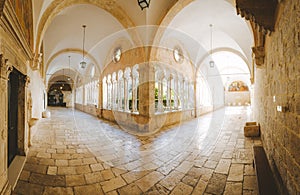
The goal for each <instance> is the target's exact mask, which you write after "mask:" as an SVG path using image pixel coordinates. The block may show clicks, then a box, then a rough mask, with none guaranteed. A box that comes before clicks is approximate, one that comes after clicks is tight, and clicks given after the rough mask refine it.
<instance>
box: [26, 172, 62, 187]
mask: <svg viewBox="0 0 300 195" xmlns="http://www.w3.org/2000/svg"><path fill="white" fill-rule="evenodd" d="M29 182H30V183H34V184H40V185H45V186H57V187H63V186H66V181H65V176H59V175H44V174H39V173H32V174H31V175H30V178H29Z"/></svg>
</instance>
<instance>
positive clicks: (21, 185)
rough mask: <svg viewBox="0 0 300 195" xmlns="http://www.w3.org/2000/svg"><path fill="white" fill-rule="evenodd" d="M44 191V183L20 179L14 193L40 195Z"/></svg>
mask: <svg viewBox="0 0 300 195" xmlns="http://www.w3.org/2000/svg"><path fill="white" fill-rule="evenodd" d="M43 191H44V187H43V186H42V185H38V184H32V183H28V182H25V181H18V183H17V185H16V188H15V190H14V193H16V194H22V195H27V194H28V195H31V194H32V195H40V194H43Z"/></svg>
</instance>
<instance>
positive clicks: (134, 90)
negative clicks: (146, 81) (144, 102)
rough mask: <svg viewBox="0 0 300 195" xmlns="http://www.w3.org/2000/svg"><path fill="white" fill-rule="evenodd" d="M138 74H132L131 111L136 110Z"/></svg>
mask: <svg viewBox="0 0 300 195" xmlns="http://www.w3.org/2000/svg"><path fill="white" fill-rule="evenodd" d="M137 79H138V76H137V75H133V79H132V111H133V112H138V109H137V88H138V82H137Z"/></svg>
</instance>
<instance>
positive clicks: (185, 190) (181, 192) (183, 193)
mask: <svg viewBox="0 0 300 195" xmlns="http://www.w3.org/2000/svg"><path fill="white" fill-rule="evenodd" d="M192 191H193V188H192V187H191V186H189V185H186V184H184V183H182V182H180V183H179V184H178V185H176V187H175V188H174V190H173V191H172V192H171V195H187V194H191V193H192Z"/></svg>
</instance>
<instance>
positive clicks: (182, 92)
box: [180, 78, 185, 110]
mask: <svg viewBox="0 0 300 195" xmlns="http://www.w3.org/2000/svg"><path fill="white" fill-rule="evenodd" d="M180 86H181V107H182V110H185V80H184V78H183V79H182V80H181V81H180Z"/></svg>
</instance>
